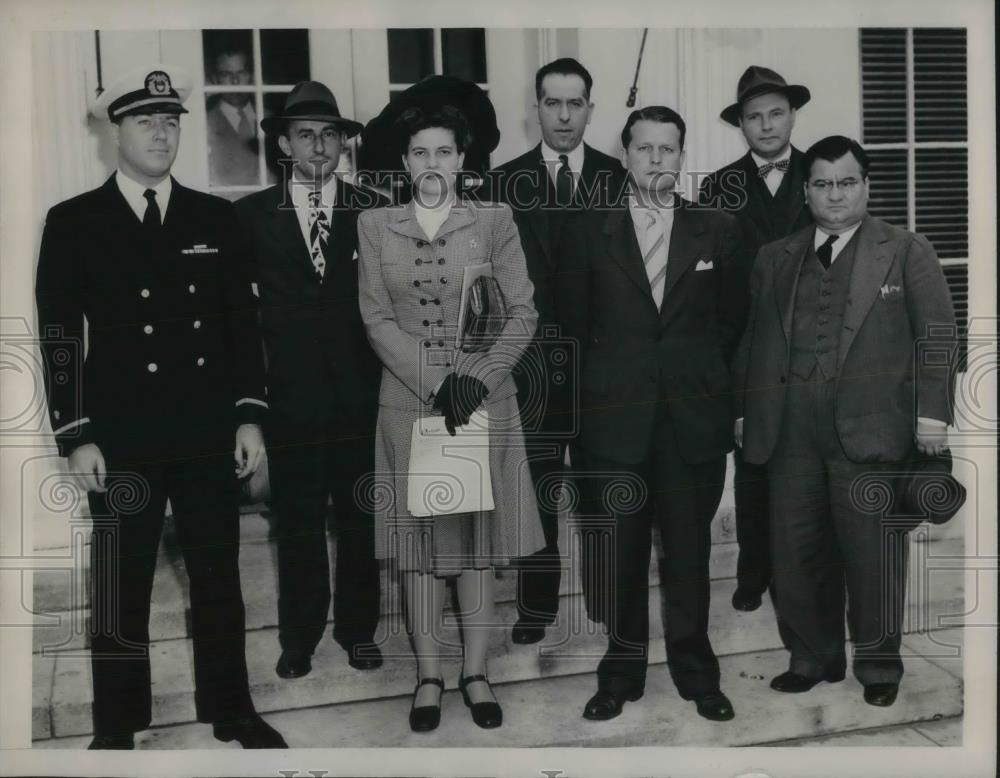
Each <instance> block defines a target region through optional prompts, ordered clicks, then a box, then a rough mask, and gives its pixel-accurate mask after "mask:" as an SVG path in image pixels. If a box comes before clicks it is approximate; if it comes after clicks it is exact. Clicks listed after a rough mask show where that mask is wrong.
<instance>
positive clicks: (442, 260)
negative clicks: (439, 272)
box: [438, 257, 444, 265]
mask: <svg viewBox="0 0 1000 778" xmlns="http://www.w3.org/2000/svg"><path fill="white" fill-rule="evenodd" d="M438 264H439V265H443V264H444V257H438Z"/></svg>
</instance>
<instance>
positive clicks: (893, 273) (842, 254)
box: [734, 136, 955, 706]
mask: <svg viewBox="0 0 1000 778" xmlns="http://www.w3.org/2000/svg"><path fill="white" fill-rule="evenodd" d="M868 167H869V165H868V157H867V155H866V154H865V151H864V149H862V147H861V146H860V145H859V144H858V143H857V142H855V141H853V140H850V139H848V138H845V137H842V136H831V137H828V138H824V139H823V140H821V141H819V142H817V143H816V144H814V145H813V146H812V147H811V148H810V149H809V150H808V151H807V152H806V155H805V170H806V174H807V181H806V184H805V186H804V193H805V199H806V203H807V205H808V206H809V210H810V211H811V212H812V216H813V219H814V220H815V222H816V226H815V227H812V226H810V227H806V228H804V229H802V230H799V231H798V232H795V233H794V234H792V235H791V236H789V237H788V238H786V239H784V240H781V241H777V242H775V243H770V244H768V245H766V246H764V247H763V248H762V249H761V250H760V253H759V254H758V255H757V259H756V261H755V263H754V269H753V278H752V281H751V295H752V303H751V306H752V307H751V312H750V320H749V324H748V326H747V330H746V332H745V333H744V336H743V339H742V342H741V344H740V348H739V351H738V353H737V357H736V360H735V366H734V374H735V381H736V387H737V389H742V390H743V391H742V392H740V393H739V394H738V396H737V405H738V412H737V416H738V419H737V422H736V438H737V443H738V444H740V445H742V447H743V456H744V459H745V460H746V461H747V462H750V463H754V464H765V463H766V465H767V469H768V478H769V482H770V487H771V488H770V495H771V551H772V561H773V565H774V587H775V594H776V609H777V613H778V617H779V618H778V625H779V630H780V632H781V637H782V641H783V642H784V644H785V647H786V648H787V649H788V650H789V652H790V654H791V657H790V664H789V669H788V671H787V672H784V673H782V674H781V675H779V676H777V677H776V678H774V679H773V680H772V681H771V688H773V689H775V690H777V691H780V692H792V693H795V692H806V691H808V690H810V689H811V688H812V687H813V686H815V685H816V684H818V683H819V682H821V681H827V682H835V681H840V680H842V679H843V678H844V674H845V670H846V654H845V650H844V642H845V639H844V638H845V636H844V605H845V602H844V600H845V597H844V592H845V585H846V593H847V598H846V599H847V606H848V607H847V619H848V623H849V626H850V636H851V638H852V639H853V641H854V643H855V647H854V662H853V671H854V675H855V676H856V677H857V679H858V680H859V681H860V682H861V683H862V684H863V685H864V687H865V692H864V699H865V701H866V702H867V703H869V704H870V705H879V706H887V705H892V704H893V702H895V700H896V694H897V692H898V688H899V680H900V678H901V676H902V674H903V664H902V661H901V660H900V657H899V645H900V629H901V623H900V622H901V618H902V607H903V597H904V587H905V576H906V548H907V534H906V532H905V531H903V530H900V529H893V528H892V527H890V526H888V524H886V523H883V522H882V521H880V517H879V516H878V515H872V512H871V511H870V510H869V511H866V510H865V505H864V500H863V499H862V497H861V495H859V494H858V491H857V485H858V483H859V482H858V481H857V479H859V478H861V477H863V476H867V475H870V474H872V473H878V472H880V471H885V470H893V469H898V467H899V465H898V463H900V462H903V461H905V460H907V459H908V458H909V457H910V456H912V454H913V449H914V446H915V447H916V448H917V449H919V450H920V451H921V452H922V453H925V454H937V453H940V452H941V451H943V450H944V448H945V447H946V442H947V423H949V422H950V421H951V418H952V407H951V392H950V391H949V381H950V369H949V362H950V357H951V355H952V354H953V353H954V348H953V344H952V343H951V342H949V340H950V339H949V337H948V335H947V334H946V335H945V336H944V339H943V340H942V342H941V343H936V342H934V339H936V338H937V337H940V332H941V330H942V328H943V329H944V330H945V331H946V332H947V330H948V328H949V327H954V321H955V319H954V313H953V311H952V304H951V298H950V296H949V293H948V287H947V284H946V282H945V279H944V274H943V272H942V271H941V266H940V264H939V263H938V260H937V257H936V256H935V254H934V249H933V248H932V247H931V245H930V243H928V241H927V240H926V239H925V238H924V237H922V236H920V235H915V234H913V233H911V232H907V231H906V230H902V229H899V228H898V227H893V226H891V225H889V224H887V223H885V222H883V221H881V220H880V219H876V218H873V217H872V216H869V215H867V205H868V191H869V180H868ZM935 327H937V333H938V334H936V333H935V329H934V328H935ZM929 335H930V336H931V338H932V339H931V340H930V341H929V342H930V345H931V348H929V349H926V348H925V349H924V350H925V351H927V352H928V354H930V353H933V354H934V355H935V356H936V357H937V358H936V359H933V360H930V359H928V360H915V359H914V353H915V344H916V342H917V341H919V340H921V339H927V338H928V336H929Z"/></svg>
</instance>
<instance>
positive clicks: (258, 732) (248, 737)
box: [212, 713, 288, 748]
mask: <svg viewBox="0 0 1000 778" xmlns="http://www.w3.org/2000/svg"><path fill="white" fill-rule="evenodd" d="M212 734H213V735H215V739H216V740H221V741H222V742H223V743H228V742H230V741H231V740H235V741H236V742H238V743H239V744H240V745H241V746H243V747H244V748H288V744H287V743H286V742H285V739H284V738H283V737H282V736H281V735H280V733H279V732H278V730H276V729H275V728H274V727H272V726H271V725H270V724H268V723H267V722H266V721H264V719H262V718H261V717H260V716H258V715H257V714H256V713H252V714H250V715H249V716H244V717H243V718H239V719H233V720H231V721H219V722H216V723H215V724H213V725H212Z"/></svg>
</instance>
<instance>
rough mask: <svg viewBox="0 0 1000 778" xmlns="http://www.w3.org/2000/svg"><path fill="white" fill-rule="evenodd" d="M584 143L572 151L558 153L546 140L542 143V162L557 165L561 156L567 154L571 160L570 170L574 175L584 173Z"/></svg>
mask: <svg viewBox="0 0 1000 778" xmlns="http://www.w3.org/2000/svg"><path fill="white" fill-rule="evenodd" d="M583 150H584V146H583V142H580V144H579V145H577V147H576V148H575V149H573V150H572V151H568V152H566V151H556V150H555V149H554V148H552V147H551V146H549V144H548V143H546V142H545V141H544V140H543V141H542V160H543V161H544V162H546V163H548V164H551V165H555V164H557V163H558V162H559V155H560V154H565V155H566V156H567V157H568V158H569V169H570V170H571V171H572V172H574V173H581V172H583V156H584V154H583Z"/></svg>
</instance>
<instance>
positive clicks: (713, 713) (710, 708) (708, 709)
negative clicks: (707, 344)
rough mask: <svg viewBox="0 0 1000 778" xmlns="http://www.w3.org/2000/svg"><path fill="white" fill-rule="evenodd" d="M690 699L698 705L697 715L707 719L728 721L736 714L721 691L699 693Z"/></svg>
mask: <svg viewBox="0 0 1000 778" xmlns="http://www.w3.org/2000/svg"><path fill="white" fill-rule="evenodd" d="M692 699H693V700H694V704H695V705H696V706H698V715H699V716H701V717H702V718H706V719H708V720H709V721H729V720H730V719H732V718H734V717H735V716H736V713H735V711H733V704H732V703H731V702H730V701H729V698H728V697H726V695H724V694H723V693H722V692H711V693H709V694H701V695H699V696H697V697H694V698H692Z"/></svg>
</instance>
